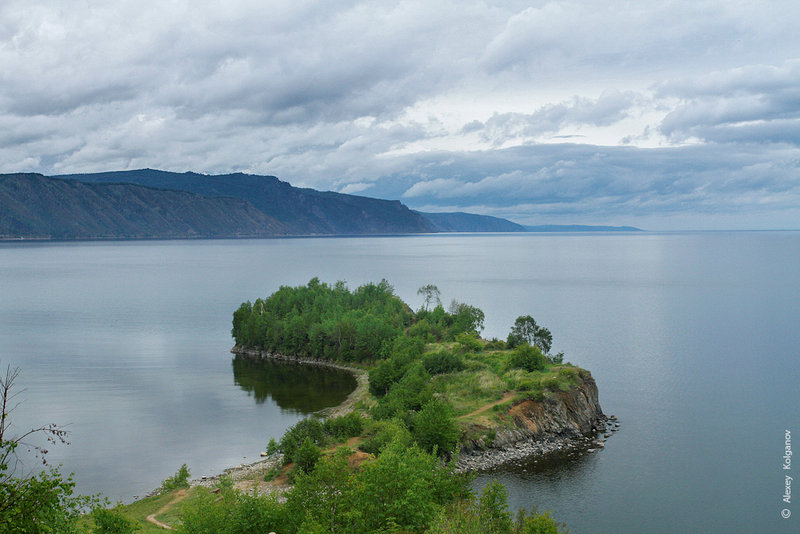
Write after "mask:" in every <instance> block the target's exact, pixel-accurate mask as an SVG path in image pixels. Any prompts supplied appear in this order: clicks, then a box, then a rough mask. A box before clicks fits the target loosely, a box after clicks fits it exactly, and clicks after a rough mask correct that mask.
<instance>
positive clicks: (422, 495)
mask: <svg viewBox="0 0 800 534" xmlns="http://www.w3.org/2000/svg"><path fill="white" fill-rule="evenodd" d="M467 491H468V489H467V479H466V478H463V477H460V476H457V475H455V474H453V472H452V468H451V467H449V466H445V465H443V464H442V463H441V462H440V461H439V460H438V459H437V458H436V457H435V456H433V455H430V454H428V453H426V452H424V451H423V450H421V449H419V448H417V447H414V446H412V447H405V446H402V445H400V444H390V445H389V446H388V447H387V448H386V449H384V451H383V453H382V454H381V455H380V456H378V458H377V459H376V460H375V461H373V462H369V463H367V464H365V465H364V466H363V468H362V470H361V471H360V472H359V473H357V474H356V484H355V490H354V492H353V502H354V505H355V508H356V509H357V510H359V511H360V514H361V515H360V518H359V521H357V525H358V528H357V529H354V530H352V531H354V532H356V531H357V532H379V531H382V530H384V529H386V528H387V526H390V525H392V526H394V527H396V528H397V529H398V530H405V531H412V532H419V531H422V530H424V529H425V528H426V527H427V525H428V523H429V522H430V521H431V520H432V519H433V518H434V517H435V515H436V514H437V512H438V510H439V508H440V507H441V506H443V505H445V504H447V503H448V502H450V501H452V500H454V499H456V498H460V497H462V496H463V495H465V494H466V492H467Z"/></svg>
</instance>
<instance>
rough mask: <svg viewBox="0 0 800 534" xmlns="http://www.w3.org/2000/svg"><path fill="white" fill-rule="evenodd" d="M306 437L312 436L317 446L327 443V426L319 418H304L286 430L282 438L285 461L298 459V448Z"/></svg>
mask: <svg viewBox="0 0 800 534" xmlns="http://www.w3.org/2000/svg"><path fill="white" fill-rule="evenodd" d="M306 438H310V439H311V441H312V442H313V443H314V444H315V445H317V446H322V445H324V444H325V426H324V425H323V423H322V422H321V421H320V420H319V419H313V418H312V419H303V420H302V421H299V422H298V423H297V424H296V425H294V426H293V427H292V428H290V429H289V430H287V431H286V433H285V434H284V435H283V437H282V438H281V450H282V451H283V461H284V463H287V464H288V463H290V462H294V461H296V459H295V455H296V453H297V450H298V449H299V448H300V446H301V445H302V444H303V442H304V441H305V440H306Z"/></svg>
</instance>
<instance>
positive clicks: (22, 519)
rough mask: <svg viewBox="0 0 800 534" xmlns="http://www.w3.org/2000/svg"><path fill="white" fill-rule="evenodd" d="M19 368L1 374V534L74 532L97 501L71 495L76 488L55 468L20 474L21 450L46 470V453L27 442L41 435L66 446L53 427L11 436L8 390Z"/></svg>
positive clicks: (11, 399) (11, 401) (11, 406)
mask: <svg viewBox="0 0 800 534" xmlns="http://www.w3.org/2000/svg"><path fill="white" fill-rule="evenodd" d="M19 373H20V370H19V368H15V369H11V367H10V366H9V367H7V368H6V372H5V375H4V376H3V375H0V408H1V409H2V411H1V412H0V534H6V533H11V532H14V533H27V532H31V533H38V532H60V533H67V534H68V533H72V532H76V526H75V523H76V521H77V519H78V517H79V516H80V514H81V512H82V511H83V510H84V509H85V508H87V507H88V506H90V505H97V504H98V499H97V498H96V497H84V496H80V495H78V496H75V495H73V490H74V488H75V483H74V482H73V481H72V477H71V476H69V477H67V478H66V479H65V478H64V477H63V476H62V475H61V473H60V472H59V471H58V469H57V468H53V467H48V468H47V469H45V470H42V471H41V472H39V473H25V472H20V470H21V469H22V468H23V466H24V463H23V460H22V459H21V458H19V457H18V456H17V449H18V448H19V446H20V445H23V446H25V447H26V448H28V449H30V450H32V451H34V453H35V455H36V456H37V457H38V459H39V460H40V461H41V462H42V464H43V465H47V461H46V459H45V455H46V454H47V449H45V448H44V447H42V446H40V445H36V444H35V443H32V442H29V441H28V439H29V438H32V437H33V436H44V437H45V438H46V440H47V442H48V443H51V444H56V443H66V435H67V433H66V431H65V430H64V429H62V428H60V427H58V426H57V425H55V424H51V425H46V426H41V427H37V428H32V429H30V430H28V431H27V432H24V433H23V434H21V435H18V436H9V435H8V430H9V427H10V424H11V423H10V414H11V412H13V410H14V408H15V407H16V405H15V404H14V403H15V400H14V399H15V397H16V394H12V393H11V390H12V388H13V386H14V381H15V380H16V379H17V377H18V376H19Z"/></svg>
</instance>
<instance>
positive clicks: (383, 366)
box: [369, 336, 425, 397]
mask: <svg viewBox="0 0 800 534" xmlns="http://www.w3.org/2000/svg"><path fill="white" fill-rule="evenodd" d="M424 349H425V345H424V343H423V342H422V340H421V339H412V338H408V337H404V336H401V337H398V338H397V339H396V340H395V341H394V343H393V344H392V346H391V349H390V352H389V354H387V355H386V356H387V357H386V359H385V360H383V361H382V362H380V363H379V364H378V365H377V366H376V367H374V368H373V369H372V370H370V372H369V391H370V393H372V394H373V395H375V396H376V397H382V396H384V395H386V393H388V391H389V389H391V387H392V385H393V384H395V383H397V382H398V381H399V380H400V379H401V378H402V377H403V375H405V373H406V371H407V370H408V369H409V367H411V365H412V364H413V363H414V361H416V360H417V359H418V358H419V357H420V356H421V355H422V351H423V350H424Z"/></svg>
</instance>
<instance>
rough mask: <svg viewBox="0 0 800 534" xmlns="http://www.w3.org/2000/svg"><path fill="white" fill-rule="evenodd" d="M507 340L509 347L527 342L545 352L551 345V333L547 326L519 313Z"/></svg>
mask: <svg viewBox="0 0 800 534" xmlns="http://www.w3.org/2000/svg"><path fill="white" fill-rule="evenodd" d="M507 342H508V345H509V347H510V348H511V347H516V346H517V345H521V344H522V343H527V344H528V345H533V346H536V347H539V348H540V349H542V352H544V353H545V354H547V353H548V352H550V348H551V347H552V346H553V335H552V334H551V333H550V330H548V329H547V328H544V327H542V326H539V325H538V324H536V321H535V320H534V318H533V317H531V316H530V315H521V316H519V317H517V319H516V321H514V326H512V327H511V332H510V333H509V334H508V341H507Z"/></svg>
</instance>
